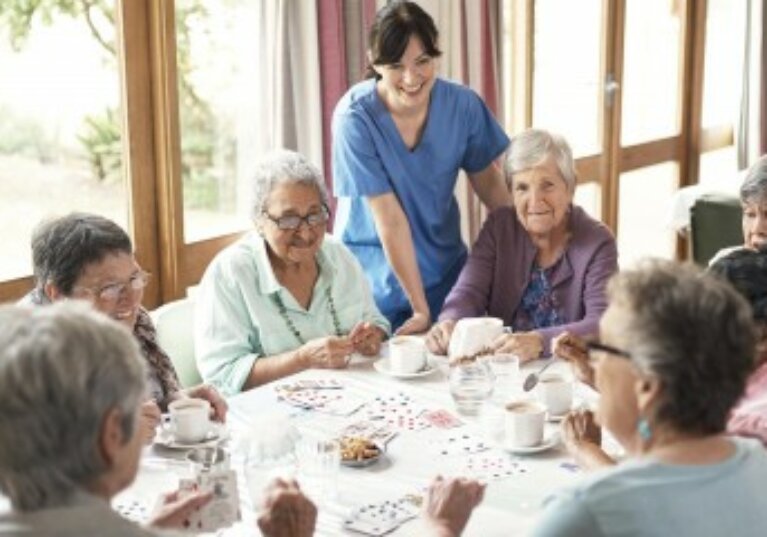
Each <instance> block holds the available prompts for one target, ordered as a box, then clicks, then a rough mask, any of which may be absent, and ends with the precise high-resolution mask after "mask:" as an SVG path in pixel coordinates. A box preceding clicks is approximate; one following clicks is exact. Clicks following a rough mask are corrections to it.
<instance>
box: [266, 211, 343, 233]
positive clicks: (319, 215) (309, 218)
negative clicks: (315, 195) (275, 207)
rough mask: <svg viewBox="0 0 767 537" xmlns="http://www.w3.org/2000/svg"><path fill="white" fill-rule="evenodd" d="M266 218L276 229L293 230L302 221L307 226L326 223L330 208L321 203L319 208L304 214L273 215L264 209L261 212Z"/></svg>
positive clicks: (298, 226)
mask: <svg viewBox="0 0 767 537" xmlns="http://www.w3.org/2000/svg"><path fill="white" fill-rule="evenodd" d="M262 214H263V215H264V216H265V217H266V218H268V219H269V220H271V221H272V222H274V224H275V225H276V226H277V228H278V229H280V230H282V231H295V230H297V229H298V228H300V227H301V224H302V223H304V224H306V225H307V226H309V227H316V226H320V225H323V224H325V223H327V221H328V220H330V209H328V208H327V206H325V205H323V206H322V207H321V208H320V210H318V211H314V212H311V213H309V214H307V215H306V216H298V215H294V214H291V215H287V216H279V217H275V216H272V215H270V214H269V213H268V212H266V211H264V212H263V213H262Z"/></svg>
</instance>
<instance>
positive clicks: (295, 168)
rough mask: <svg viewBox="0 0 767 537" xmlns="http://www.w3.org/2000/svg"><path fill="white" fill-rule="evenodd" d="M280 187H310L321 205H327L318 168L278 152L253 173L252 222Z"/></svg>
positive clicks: (299, 157) (292, 154)
mask: <svg viewBox="0 0 767 537" xmlns="http://www.w3.org/2000/svg"><path fill="white" fill-rule="evenodd" d="M283 184H300V185H306V186H313V187H314V188H316V189H317V193H318V194H319V196H320V201H321V202H322V204H323V205H325V206H327V205H328V192H327V189H326V188H325V181H324V179H323V178H322V172H320V170H319V168H317V166H315V165H314V164H312V163H311V162H309V160H307V159H306V157H304V156H303V155H301V154H300V153H296V152H295V151H288V150H287V149H281V150H278V151H274V152H272V153H269V154H268V155H266V156H265V157H264V158H263V159H261V160H260V161H259V162H258V164H256V168H255V170H254V171H253V197H252V205H251V218H252V219H253V220H254V221H255V220H257V219H258V217H259V216H261V213H263V212H264V211H265V210H266V202H267V200H268V199H269V195H270V194H271V193H272V190H274V188H275V187H277V186H278V185H283Z"/></svg>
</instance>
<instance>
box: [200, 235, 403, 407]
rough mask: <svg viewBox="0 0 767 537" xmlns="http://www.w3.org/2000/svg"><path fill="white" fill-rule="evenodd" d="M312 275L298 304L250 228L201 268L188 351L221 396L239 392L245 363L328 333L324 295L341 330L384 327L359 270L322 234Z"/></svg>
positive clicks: (246, 368) (330, 325)
mask: <svg viewBox="0 0 767 537" xmlns="http://www.w3.org/2000/svg"><path fill="white" fill-rule="evenodd" d="M317 263H318V265H319V277H318V278H317V282H316V284H315V286H314V291H313V293H312V301H311V304H310V306H309V308H308V309H304V308H303V307H302V306H301V305H300V304H298V302H297V301H296V299H295V298H294V297H293V295H292V294H291V293H290V292H289V291H288V290H287V289H285V288H284V287H283V286H282V285H281V284H280V283H279V282H278V281H277V278H276V276H275V275H274V271H273V270H272V266H271V263H270V261H269V257H268V255H267V248H266V243H265V241H264V239H262V238H261V237H260V236H259V235H258V234H257V233H255V232H251V233H249V234H248V235H246V236H245V237H243V238H242V239H240V240H239V241H237V242H236V243H234V244H232V245H231V246H229V247H227V248H226V249H224V250H223V251H221V252H220V253H219V254H218V255H217V256H216V257H215V258H214V259H213V261H212V262H211V264H210V265H209V266H208V268H207V270H206V271H205V275H204V276H203V278H202V281H201V282H200V286H199V289H198V295H197V297H196V304H197V306H196V312H195V334H194V337H195V353H196V356H197V366H198V368H199V370H200V374H201V375H202V378H203V379H204V380H205V381H206V382H210V383H212V384H214V385H215V386H216V387H218V388H219V389H220V390H221V391H222V392H223V393H224V394H225V395H233V394H235V393H237V392H239V391H241V390H242V386H243V384H244V383H245V380H246V379H247V377H248V375H249V373H250V371H251V369H252V368H253V364H254V363H255V361H256V360H257V359H259V358H261V357H264V356H272V355H275V354H280V353H283V352H286V351H290V350H293V349H296V348H298V347H299V346H300V345H301V343H300V342H299V340H298V339H297V338H296V335H295V334H294V333H293V331H292V330H291V328H290V326H289V325H288V323H287V322H286V320H285V318H284V317H283V316H282V315H281V314H280V311H279V307H278V300H277V299H276V297H279V298H280V299H281V301H282V303H283V304H284V305H285V310H286V311H285V313H286V315H287V316H288V317H289V318H290V320H291V321H292V323H293V326H294V327H295V329H296V330H297V331H298V332H299V333H300V335H301V337H302V338H303V339H304V341H310V340H312V339H316V338H320V337H326V336H330V335H335V334H336V327H335V322H334V319H333V315H332V313H331V304H330V300H329V299H328V293H329V294H330V296H331V297H332V306H333V309H335V312H336V315H337V318H338V323H339V325H340V328H341V332H342V333H343V334H347V333H349V331H350V330H351V329H352V327H354V325H355V324H357V323H358V322H360V321H368V322H370V323H373V324H375V325H377V326H380V327H381V328H382V329H383V330H384V331H386V333H387V334H388V333H389V323H388V321H387V320H386V319H385V318H384V317H383V316H382V315H381V313H380V312H379V311H378V309H377V307H376V305H375V302H374V301H373V296H372V294H371V292H370V287H369V284H368V282H367V279H366V278H365V276H364V274H363V273H362V269H361V267H360V265H359V263H358V262H357V260H356V259H355V258H354V256H353V255H352V254H351V253H350V252H349V250H347V248H346V247H345V246H344V245H343V244H341V243H340V242H338V241H337V240H336V239H334V238H333V237H332V236H330V235H326V236H325V239H324V241H323V243H322V246H321V247H320V250H319V251H318V252H317Z"/></svg>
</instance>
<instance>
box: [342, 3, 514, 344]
mask: <svg viewBox="0 0 767 537" xmlns="http://www.w3.org/2000/svg"><path fill="white" fill-rule="evenodd" d="M437 35H438V32H437V28H436V26H435V25H434V21H433V20H432V18H431V17H430V16H429V15H428V14H427V13H426V12H424V11H423V9H421V8H420V7H419V6H418V5H417V4H415V3H413V2H394V3H390V4H387V6H385V7H384V8H382V9H381V10H380V11H379V12H378V15H377V18H376V22H375V24H374V25H373V28H372V29H371V31H370V39H369V50H368V61H369V78H368V79H367V80H365V81H363V82H360V83H359V84H356V85H355V86H353V87H352V88H351V89H350V90H349V91H348V92H347V93H346V95H344V97H343V98H342V99H341V100H340V101H339V103H338V105H337V106H336V109H335V112H334V115H333V181H334V190H335V192H334V193H335V195H336V196H337V197H338V207H337V214H336V222H335V228H334V229H335V231H334V232H335V234H337V235H338V236H340V238H341V240H343V242H344V243H345V244H346V245H347V246H348V247H349V248H350V249H351V251H352V252H353V253H354V254H355V255H356V256H357V258H358V259H359V261H360V263H361V264H362V267H363V268H364V270H365V273H366V275H367V277H368V278H369V280H370V283H371V287H372V289H373V295H374V297H375V300H376V303H377V305H378V308H379V309H380V310H381V312H382V313H383V314H384V315H385V316H386V317H387V318H388V319H389V321H390V322H391V324H392V328H397V327H399V330H398V333H400V334H403V333H418V332H424V331H425V330H427V329H428V328H429V326H430V324H431V319H432V318H436V316H437V315H438V314H439V311H440V309H441V308H442V303H443V302H444V300H445V297H446V296H447V293H448V292H449V291H450V289H451V287H452V286H453V284H454V283H455V281H456V279H457V278H458V274H459V273H460V271H461V268H462V267H463V264H464V262H465V260H466V246H465V245H464V244H463V241H462V240H461V230H460V214H459V211H458V204H457V202H456V199H455V196H454V194H453V192H454V189H455V183H456V180H457V177H458V172H459V171H460V170H461V169H463V170H465V171H466V173H467V174H468V176H469V179H470V181H471V184H472V186H473V188H474V191H475V192H476V193H477V195H478V196H479V198H480V199H481V200H482V202H483V203H484V204H485V205H486V206H487V207H489V208H490V209H491V210H492V209H495V208H496V207H499V206H502V205H506V204H508V203H509V202H510V199H509V194H508V191H507V189H506V187H505V185H504V183H503V178H502V174H501V172H500V168H499V167H498V166H497V165H496V163H495V160H496V159H497V158H498V157H499V156H500V155H501V154H502V153H503V152H504V150H505V149H506V147H507V146H508V144H509V139H508V137H507V136H506V135H505V134H504V132H503V129H502V128H501V126H500V125H499V124H498V122H497V121H496V120H495V118H494V117H493V115H492V113H491V112H490V110H489V109H488V108H487V106H485V104H484V102H483V101H482V99H481V98H480V97H479V96H478V95H477V94H476V93H474V92H473V91H472V90H471V89H469V88H466V87H464V86H461V85H460V84H456V83H453V82H450V81H447V80H443V79H441V78H438V77H437V76H436V72H437V66H436V61H437V58H438V57H439V56H440V54H441V52H440V50H439V48H437Z"/></svg>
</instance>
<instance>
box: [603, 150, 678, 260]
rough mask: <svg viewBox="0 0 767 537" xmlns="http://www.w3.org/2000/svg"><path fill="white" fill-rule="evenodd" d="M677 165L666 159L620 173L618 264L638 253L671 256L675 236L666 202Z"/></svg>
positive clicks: (674, 185) (675, 182)
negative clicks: (660, 162)
mask: <svg viewBox="0 0 767 537" xmlns="http://www.w3.org/2000/svg"><path fill="white" fill-rule="evenodd" d="M678 177H679V165H678V164H677V163H676V162H667V163H664V164H657V165H655V166H648V167H646V168H641V169H639V170H635V171H632V172H627V173H623V174H621V176H620V198H619V207H620V210H619V211H618V213H619V214H618V252H619V253H620V254H619V257H618V260H619V262H620V265H621V266H622V267H625V266H628V265H630V264H631V263H633V262H635V261H636V260H637V259H639V258H640V257H644V256H654V257H664V258H668V259H673V257H674V254H675V245H676V243H675V237H674V232H673V231H672V229H671V227H670V226H669V225H668V223H669V210H670V206H669V204H668V203H663V202H659V200H671V198H672V196H673V194H674V192H676V190H677V185H678V184H679V183H678V181H679V178H678Z"/></svg>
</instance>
